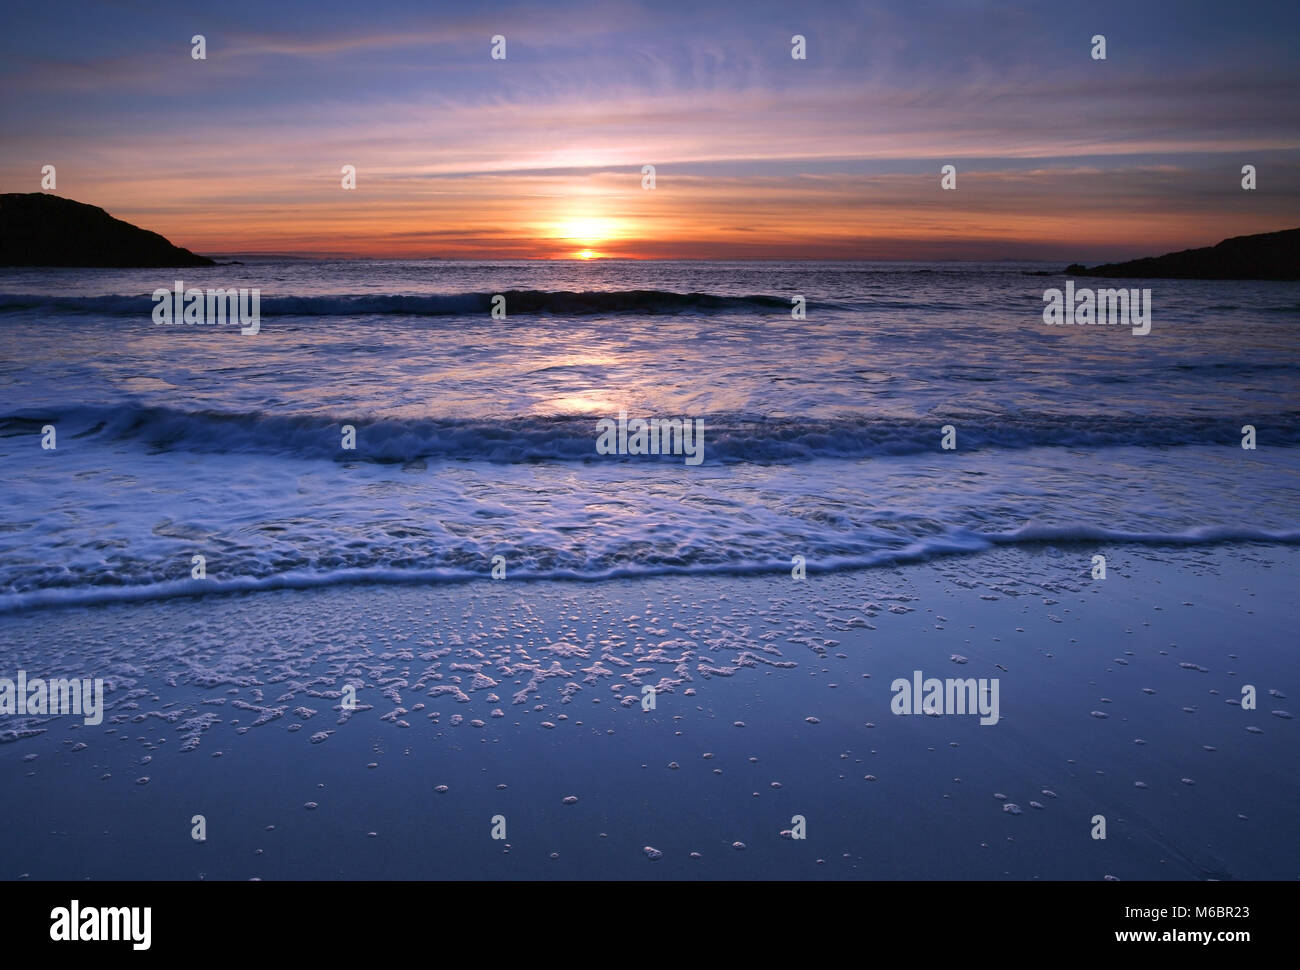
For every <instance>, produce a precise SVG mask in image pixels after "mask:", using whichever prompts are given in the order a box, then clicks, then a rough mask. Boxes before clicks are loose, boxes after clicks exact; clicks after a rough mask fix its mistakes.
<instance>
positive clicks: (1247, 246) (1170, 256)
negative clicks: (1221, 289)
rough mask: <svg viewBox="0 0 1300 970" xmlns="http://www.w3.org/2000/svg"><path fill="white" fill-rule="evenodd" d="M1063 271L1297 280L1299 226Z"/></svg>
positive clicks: (1299, 277) (1299, 274)
mask: <svg viewBox="0 0 1300 970" xmlns="http://www.w3.org/2000/svg"><path fill="white" fill-rule="evenodd" d="M1065 272H1066V273H1067V274H1069V275H1071V276H1107V277H1112V278H1116V279H1174V280H1300V229H1283V230H1282V231H1281V232H1264V233H1260V234H1258V235H1255V236H1234V237H1233V238H1232V239H1225V240H1224V241H1223V242H1221V243H1219V244H1218V245H1217V246H1206V247H1205V248H1204V249H1184V250H1183V251H1182V252H1178V253H1167V254H1165V255H1164V256H1150V257H1148V258H1146V259H1134V260H1130V261H1129V262H1127V263H1106V264H1105V265H1104V266H1093V267H1092V268H1091V269H1089V268H1087V267H1084V266H1080V265H1079V264H1078V263H1075V264H1073V265H1072V266H1069V267H1067V268H1066V270H1065Z"/></svg>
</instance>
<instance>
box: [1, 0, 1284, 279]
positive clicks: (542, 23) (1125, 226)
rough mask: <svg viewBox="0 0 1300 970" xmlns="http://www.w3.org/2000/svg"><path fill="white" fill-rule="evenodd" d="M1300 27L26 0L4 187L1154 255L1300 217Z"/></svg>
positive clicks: (962, 12) (929, 252)
mask: <svg viewBox="0 0 1300 970" xmlns="http://www.w3.org/2000/svg"><path fill="white" fill-rule="evenodd" d="M195 34H203V35H204V36H205V38H206V46H207V59H206V60H202V61H198V60H194V59H193V58H192V57H191V43H190V39H191V37H192V36H193V35H195ZM496 34H501V35H504V36H505V38H506V53H507V57H506V59H505V60H504V61H501V60H493V59H492V58H491V56H490V50H491V46H492V37H493V35H496ZM794 34H802V35H804V36H805V37H806V38H807V59H806V60H802V61H799V60H794V59H792V58H791V56H790V51H791V36H792V35H794ZM1094 34H1104V35H1105V37H1106V46H1107V51H1106V53H1107V59H1106V60H1104V61H1097V60H1093V59H1092V57H1091V56H1090V50H1091V43H1090V41H1091V38H1092V36H1093V35H1094ZM1298 49H1300V4H1297V3H1296V2H1295V0H1279V2H1250V0H1246V2H1235V3H1225V2H1217V3H1202V2H1198V0H1185V2H1178V3H1172V2H1170V3H1144V2H1141V0H1124V2H1119V3H1112V2H1100V3H1088V4H1076V3H1061V2H1057V3H1029V2H1024V0H1007V2H996V3H985V2H980V0H946V2H925V0H899V2H895V0H887V2H870V3H815V2H800V3H788V2H787V3H762V2H746V3H730V4H718V3H712V2H709V0H699V2H690V3H651V2H643V3H628V2H619V0H614V2H591V3H559V2H556V3H546V4H526V5H525V4H504V3H503V4H498V3H486V2H485V3H479V2H475V3H469V4H443V3H438V2H430V0H421V2H411V3H379V2H373V3H372V2H367V3H351V2H347V3H344V2H339V0H313V2H311V3H303V4H282V5H275V7H274V8H273V9H268V7H267V5H265V4H264V3H262V2H242V0H233V2H222V3H220V4H212V3H203V4H198V3H194V4H189V3H175V4H166V5H161V4H159V5H157V6H154V5H150V4H145V3H134V2H119V3H60V2H49V3H41V4H8V5H6V7H5V10H4V13H3V14H0V85H2V86H3V88H4V90H5V96H4V98H3V99H0V142H2V143H3V146H4V150H3V153H0V191H5V192H32V191H38V190H39V189H40V173H41V166H43V165H46V164H53V165H55V166H56V168H57V177H58V186H57V192H56V194H58V195H61V196H64V197H67V198H71V199H76V200H78V201H82V202H89V203H92V204H95V205H99V206H102V207H104V208H105V209H107V210H108V211H109V212H110V213H112V214H113V215H115V216H117V217H118V218H122V219H126V220H127V221H129V222H133V223H136V224H138V225H142V226H145V227H146V228H149V229H154V230H156V231H158V232H161V233H163V234H164V235H165V236H167V237H168V238H169V239H171V240H172V241H173V242H175V243H177V244H179V245H182V246H185V247H187V248H190V249H193V250H196V251H198V252H203V253H251V252H293V253H303V254H320V253H331V254H340V255H344V254H348V255H363V256H437V257H451V258H492V259H500V258H557V257H559V258H573V257H578V256H626V257H637V258H735V259H749V258H761V259H769V258H834V259H941V258H959V259H999V258H1023V259H1050V260H1069V261H1073V260H1076V259H1077V260H1082V261H1091V260H1099V259H1114V258H1127V257H1130V256H1139V255H1148V254H1152V253H1158V252H1164V251H1168V250H1170V249H1181V248H1186V247H1188V246H1199V245H1207V244H1211V243H1214V242H1217V241H1218V240H1220V239H1222V238H1224V237H1227V236H1232V235H1241V234H1245V233H1253V232H1265V231H1271V230H1276V229H1283V228H1291V227H1295V226H1300V97H1298V95H1300V56H1297V50H1298ZM1248 163H1249V164H1253V165H1255V166H1256V167H1257V169H1258V180H1259V188H1258V189H1257V190H1256V191H1254V192H1247V191H1243V190H1242V188H1241V184H1240V183H1241V174H1240V173H1241V167H1242V165H1244V164H1248ZM345 164H351V165H355V166H356V169H357V188H356V190H355V191H344V190H343V189H342V188H341V187H340V179H341V178H342V176H341V174H340V168H341V167H342V166H343V165H345ZM647 164H651V165H654V166H655V168H656V188H655V189H654V190H653V191H647V190H645V189H643V188H642V185H641V181H642V177H641V169H642V166H643V165H647ZM945 164H952V165H955V166H956V168H957V173H958V174H957V190H956V191H951V192H949V191H942V190H941V189H940V184H939V179H940V176H939V169H940V166H942V165H945Z"/></svg>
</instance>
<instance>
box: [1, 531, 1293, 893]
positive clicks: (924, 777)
mask: <svg viewBox="0 0 1300 970" xmlns="http://www.w3.org/2000/svg"><path fill="white" fill-rule="evenodd" d="M1087 551H1088V554H1087V555H1084V554H1082V553H1075V552H1073V550H1063V549H1060V548H1056V547H1054V546H1051V545H1048V544H1043V545H1041V546H1034V547H1000V548H994V549H992V550H987V551H984V552H976V553H972V554H970V555H962V556H958V557H945V558H942V559H940V560H931V561H929V562H924V563H918V564H911V565H906V566H890V567H879V568H875V569H866V570H854V571H852V572H843V573H831V574H821V575H811V574H810V576H809V578H808V579H806V580H803V581H796V580H793V579H791V578H790V576H789V575H788V573H787V574H786V575H785V576H784V577H782V576H725V577H724V576H709V577H683V576H667V577H664V576H659V577H642V578H640V581H639V582H636V583H629V582H626V581H624V580H607V581H605V582H602V583H577V584H575V583H569V582H559V581H549V580H533V581H529V582H528V583H527V584H525V585H512V583H511V581H509V580H506V581H502V582H499V583H491V584H480V585H478V586H475V587H470V586H467V585H465V584H438V585H435V586H429V587H421V586H416V585H400V586H388V585H373V584H369V585H356V586H353V585H350V586H332V587H326V588H320V589H314V590H298V591H293V592H290V591H288V590H281V591H275V592H267V593H265V594H263V595H259V596H220V597H213V598H210V599H207V600H205V602H204V608H203V610H202V611H200V612H195V611H193V609H192V607H193V606H194V603H193V601H192V600H190V599H171V600H161V601H156V602H152V603H136V604H109V605H103V606H96V607H74V608H68V609H59V610H45V611H40V610H38V611H30V612H23V613H9V614H5V615H2V616H0V640H2V641H3V643H4V644H5V645H4V647H3V648H0V660H2V661H3V668H0V674H5V675H10V674H12V672H13V671H12V670H9V668H13V669H14V670H16V669H17V668H18V667H19V666H22V667H24V668H25V669H27V670H28V671H29V673H32V674H33V675H35V674H40V675H48V676H55V675H59V674H61V673H63V672H64V671H81V672H82V673H83V675H93V676H101V675H102V676H104V677H105V682H106V684H107V685H108V687H109V690H108V693H107V695H106V705H107V711H106V715H105V719H104V723H103V725H101V726H100V727H98V728H92V727H86V726H82V725H81V724H80V722H79V720H78V719H76V718H71V717H64V718H50V719H46V721H45V723H43V724H40V725H37V726H38V727H40V728H43V729H44V731H43V733H41V734H39V735H36V736H34V737H28V738H23V739H21V740H18V741H15V742H13V743H7V744H0V778H3V779H4V782H5V783H6V784H7V785H8V786H9V790H10V791H11V792H12V793H13V794H14V795H15V796H16V797H19V798H24V799H26V800H28V801H29V803H30V804H34V805H35V804H40V805H42V806H48V812H43V813H40V814H41V817H39V818H37V817H35V816H36V815H37V814H38V813H32V812H25V813H16V812H15V813H11V818H10V825H9V826H8V830H7V832H6V833H5V834H4V835H2V836H0V857H2V858H4V859H6V861H7V866H6V868H7V870H8V871H5V872H0V878H6V879H15V878H22V877H28V878H35V879H51V878H57V879H73V878H76V879H81V878H85V877H90V878H93V879H104V878H128V879H163V878H178V879H196V878H215V879H247V878H253V877H258V878H307V879H331V878H347V879H351V878H384V879H407V878H453V879H460V878H484V879H512V878H529V879H547V878H554V879H588V878H601V879H606V878H614V879H623V878H628V879H655V878H699V879H735V878H777V879H804V878H808V879H822V878H831V879H864V878H866V879H897V878H904V879H1032V878H1043V879H1101V878H1104V877H1105V876H1108V875H1109V876H1114V877H1116V878H1120V879H1133V878H1141V879H1195V878H1220V879H1223V878H1246V879H1293V878H1296V876H1297V874H1300V850H1296V849H1290V850H1288V849H1287V848H1286V847H1287V846H1288V845H1290V844H1292V843H1291V842H1289V841H1288V840H1287V839H1286V838H1285V833H1286V831H1287V830H1288V828H1287V827H1288V826H1289V824H1290V821H1291V814H1292V813H1291V809H1290V806H1293V805H1294V804H1295V803H1296V800H1297V798H1300V785H1298V784H1297V781H1296V780H1295V779H1294V778H1293V777H1289V773H1288V772H1287V768H1286V766H1287V765H1288V764H1290V763H1293V761H1294V755H1295V753H1296V747H1297V745H1296V740H1295V735H1294V730H1295V727H1294V725H1295V722H1294V720H1292V719H1289V718H1283V717H1281V716H1273V715H1272V713H1271V711H1272V710H1274V709H1278V710H1282V711H1284V712H1285V711H1286V710H1287V709H1288V705H1289V704H1290V703H1292V702H1291V701H1288V700H1286V694H1287V693H1289V692H1290V691H1291V690H1300V685H1297V684H1296V683H1294V681H1293V678H1294V664H1292V663H1291V662H1290V658H1289V656H1288V653H1287V649H1286V647H1285V645H1284V644H1283V642H1282V636H1281V632H1282V631H1284V630H1287V629H1291V628H1294V626H1295V623H1296V620H1297V619H1298V618H1300V609H1297V607H1296V605H1295V604H1294V603H1292V602H1291V600H1290V594H1289V584H1288V580H1287V577H1288V576H1294V575H1295V567H1296V565H1297V563H1298V562H1300V550H1297V549H1296V548H1295V547H1293V546H1287V545H1277V546H1269V545H1262V544H1253V543H1252V544H1249V545H1244V546H1236V545H1233V546H1215V547H1212V548H1211V547H1181V548H1179V547H1141V546H1138V547H1130V546H1122V545H1110V544H1103V545H1101V546H1097V545H1096V544H1088V545H1087ZM1093 552H1101V553H1103V554H1105V555H1106V556H1107V559H1108V562H1109V566H1108V578H1107V579H1106V580H1104V581H1093V580H1091V579H1090V578H1089V576H1088V566H1089V559H1090V556H1091V554H1092V553H1093ZM470 589H473V590H474V595H466V592H467V590H470ZM1047 601H1050V602H1047ZM1214 629H1236V630H1239V631H1241V633H1242V636H1241V638H1240V639H1239V640H1238V641H1234V642H1232V643H1222V642H1218V641H1216V640H1215V638H1214V637H1213V636H1212V635H1210V634H1209V633H1208V632H1207V631H1210V630H1214ZM160 648H162V649H160ZM954 655H957V656H960V657H961V658H962V659H963V660H964V661H965V662H964V663H961V662H954V660H953V659H952V658H953V656H954ZM1180 664H1181V665H1190V666H1180ZM475 667H477V669H474V668H475ZM999 668H1001V669H999ZM914 670H920V671H923V672H924V676H926V677H931V676H933V677H938V678H947V677H962V678H965V677H974V678H989V677H997V678H999V679H1000V681H1001V694H1000V702H1001V717H1000V719H999V721H998V723H997V724H993V725H985V726H981V725H980V724H979V719H978V718H975V717H969V716H962V715H956V716H938V717H934V716H931V717H926V716H921V715H913V716H897V715H894V714H892V713H891V710H890V702H891V699H892V698H891V694H890V689H889V688H890V684H891V682H892V681H894V680H895V679H896V678H900V677H902V678H908V677H911V675H912V672H913V671H914ZM480 677H481V678H484V679H483V680H480V679H479V678H480ZM349 681H355V682H357V683H358V684H359V685H360V687H359V689H358V701H359V707H358V709H357V710H356V711H355V712H351V713H350V714H349V713H347V712H344V711H342V709H341V707H340V703H341V702H340V691H341V688H342V686H343V685H344V684H345V683H347V682H349ZM488 681H491V682H492V683H491V685H490V686H489V685H488V683H487V682H488ZM1245 683H1250V684H1252V685H1254V686H1255V687H1256V688H1257V691H1258V705H1259V706H1258V709H1257V710H1254V711H1249V712H1247V711H1244V710H1241V709H1240V708H1239V707H1237V706H1233V705H1231V704H1227V703H1225V701H1227V700H1230V699H1234V697H1235V693H1234V692H1236V691H1238V690H1239V689H1240V687H1241V685H1242V684H1245ZM647 685H650V686H655V687H656V688H657V689H658V692H657V693H656V695H655V710H653V711H643V710H642V709H641V698H642V697H643V696H644V694H643V689H644V687H645V686H647ZM611 688H613V689H611ZM1144 690H1151V691H1153V692H1154V693H1151V694H1147V693H1143V691H1144ZM1270 690H1274V691H1277V692H1278V695H1280V696H1275V695H1270V694H1269V693H1268V692H1269V691H1270ZM493 697H495V698H496V699H495V700H492V699H491V698H493ZM516 699H518V702H515V701H516ZM1189 709H1190V710H1189ZM308 711H310V712H311V713H305V712H308ZM494 711H499V712H500V714H499V716H494V715H493V712H494ZM1094 711H1095V712H1098V713H1102V714H1106V715H1107V716H1106V717H1104V718H1103V717H1096V716H1094V715H1093V713H1092V712H1094ZM435 712H436V713H437V715H438V716H437V717H434V716H432V715H433V714H434V713H435ZM807 718H815V719H816V720H815V722H809V721H807V720H806V719H807ZM14 720H15V719H13V718H5V719H4V721H3V723H4V725H5V727H6V728H11V727H12V725H13V722H14ZM476 722H477V723H476ZM736 722H741V723H742V724H743V725H744V726H743V727H737V726H735V725H736ZM868 724H870V725H872V726H871V727H867V725H868ZM546 725H550V726H546ZM1247 727H1254V728H1257V729H1258V731H1259V732H1260V733H1256V732H1251V731H1247V730H1246V729H1247ZM326 732H328V733H326ZM319 734H324V737H322V738H320V740H318V741H316V742H315V743H313V741H312V736H313V735H319ZM1138 739H1140V740H1142V741H1143V742H1144V743H1142V744H1137V743H1136V741H1137V740H1138ZM80 745H84V747H79V746H80ZM184 747H190V749H191V750H188V751H183V750H180V749H182V748H184ZM1207 749H1210V750H1207ZM217 752H220V756H219V757H216V756H214V755H215V754H216V753H217ZM706 754H709V755H712V757H709V758H706V757H704V755H706ZM29 755H36V757H35V758H33V759H31V760H24V759H25V758H27V757H28V756H29ZM751 758H756V759H757V761H751V760H750V759H751ZM145 759H148V760H145ZM371 764H373V765H375V767H373V768H372V767H368V765H371ZM670 765H676V766H677V767H670ZM715 772H720V774H718V773H715ZM105 776H107V777H105ZM868 776H870V777H868ZM142 778H147V779H148V780H147V781H146V782H143V783H141V782H140V779H142ZM1184 778H1186V779H1188V781H1189V782H1191V783H1190V784H1189V783H1185V782H1184V781H1183V779H1184ZM957 779H960V781H958V780H957ZM773 782H775V783H776V784H777V785H779V786H780V787H773V784H772V783H773ZM1138 782H1141V783H1142V784H1143V785H1145V786H1146V787H1141V788H1140V787H1137V783H1138ZM440 785H447V786H448V788H447V790H446V791H444V792H439V791H438V790H437V789H438V786H440ZM498 785H504V786H506V787H505V788H498V787H497V786H498ZM322 786H323V787H322ZM1044 790H1046V791H1049V792H1052V793H1053V794H1052V795H1046V794H1043V792H1044ZM995 795H1004V796H1005V798H1003V799H998V798H995V797H994V796H995ZM567 796H576V797H577V798H578V801H577V802H576V803H573V804H565V803H564V801H563V799H564V798H565V797H567ZM308 802H314V803H316V806H317V807H316V808H311V809H309V808H306V807H305V806H306V804H307V803H308ZM1035 802H1036V803H1038V804H1039V805H1041V806H1042V807H1041V808H1038V807H1034V805H1033V803H1035ZM1006 804H1013V805H1015V806H1017V807H1018V808H1019V809H1020V812H1019V813H1013V812H1011V811H1009V810H1007V809H1005V808H1004V806H1005V805H1006ZM196 813H197V814H203V815H204V816H205V819H206V824H207V826H208V838H207V841H206V842H203V843H198V842H195V841H194V840H193V839H191V837H190V828H191V824H190V819H191V817H192V816H193V815H195V814H196ZM498 814H500V815H503V816H504V817H505V818H506V820H507V825H508V837H507V838H506V839H504V840H493V839H492V838H491V837H490V828H491V825H490V819H491V818H492V817H494V816H495V815H498ZM1096 814H1104V815H1105V816H1106V817H1107V823H1108V827H1109V832H1108V837H1107V839H1106V840H1104V841H1103V840H1095V839H1092V838H1090V834H1089V833H1090V828H1091V822H1090V820H1091V818H1092V817H1093V816H1094V815H1096ZM795 815H802V816H803V817H804V819H805V820H806V825H807V834H808V838H807V839H806V840H795V839H790V838H784V837H782V835H781V833H782V831H784V830H789V829H790V828H791V825H792V821H791V820H792V818H793V817H794V816H795ZM1238 816H1245V818H1240V817H1238ZM268 825H273V826H275V827H274V829H271V830H268V829H267V826H268ZM372 832H373V833H374V835H373V836H372V835H370V833H372ZM602 833H603V836H602ZM733 842H741V843H743V844H744V846H745V848H744V849H734V848H732V843H733ZM506 843H508V844H509V848H508V849H506V847H505V844H506ZM646 846H650V847H653V848H655V849H656V850H658V851H660V852H662V853H663V856H662V858H659V859H657V860H653V861H652V860H651V859H649V858H647V856H646V855H645V854H644V853H643V849H644V848H645V847H646ZM259 849H260V850H262V851H261V853H260V854H259V853H258V850H259ZM691 852H698V853H699V854H700V858H698V859H695V858H692V857H691V855H690V853H691ZM552 853H558V858H554V859H553V858H551V854H552ZM819 860H820V861H819Z"/></svg>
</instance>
